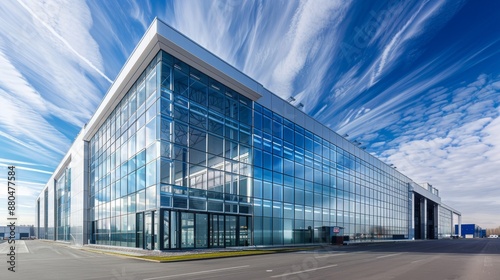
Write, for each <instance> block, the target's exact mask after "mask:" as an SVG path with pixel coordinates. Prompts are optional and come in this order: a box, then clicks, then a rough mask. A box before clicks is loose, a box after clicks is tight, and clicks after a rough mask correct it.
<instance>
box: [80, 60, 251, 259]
mask: <svg viewBox="0 0 500 280" xmlns="http://www.w3.org/2000/svg"><path fill="white" fill-rule="evenodd" d="M252 105H253V104H252V102H251V100H249V99H248V98H245V97H243V96H241V95H240V94H238V93H237V92H235V91H233V90H232V89H230V88H228V87H225V86H224V85H222V84H220V83H218V82H217V81H215V80H213V79H211V78H209V77H208V76H206V75H204V74H203V73H201V72H199V71H198V70H196V69H194V68H193V67H190V66H189V65H187V64H185V63H184V62H182V61H180V60H178V59H176V58H174V57H172V56H170V55H169V54H167V53H165V52H159V53H158V55H157V56H156V58H155V59H153V61H152V62H151V63H150V65H149V66H148V68H147V69H146V70H145V71H144V73H142V75H141V76H140V77H139V79H138V80H137V81H136V82H135V84H134V85H133V86H132V87H131V89H130V90H129V91H128V93H127V94H126V95H125V96H124V97H123V99H122V100H121V101H120V102H119V104H118V106H117V107H116V108H115V109H114V111H113V112H112V113H111V115H110V116H109V117H108V118H107V119H106V121H105V122H104V124H103V125H102V126H101V128H100V129H99V130H98V132H97V133H96V134H95V135H94V136H93V137H92V139H91V141H90V155H91V156H90V187H91V195H92V199H91V204H92V205H91V213H90V214H91V215H90V216H91V217H93V223H92V224H94V225H95V226H94V228H95V229H94V230H93V232H92V233H90V234H91V235H92V236H93V237H94V238H93V239H91V240H95V242H96V243H97V244H106V245H117V246H130V247H136V246H139V247H140V245H138V241H137V240H136V238H138V236H140V238H141V239H144V238H146V239H147V238H148V236H143V235H144V234H146V233H145V231H144V230H141V232H140V234H139V235H138V234H137V232H138V229H143V228H144V225H143V224H142V223H147V224H148V223H151V221H150V220H149V219H153V220H154V222H152V232H151V236H150V237H151V238H152V239H151V240H154V245H153V246H150V247H147V248H148V249H160V248H161V249H168V248H182V247H185V248H190V247H194V248H205V247H208V246H209V244H211V243H210V242H209V241H211V239H210V234H209V232H211V231H210V228H209V222H210V221H211V218H212V216H211V215H212V214H211V215H210V216H209V215H207V214H202V213H208V212H210V213H218V214H217V218H219V217H222V218H224V217H225V215H226V214H230V215H232V216H234V217H239V216H250V215H251V213H252V201H251V196H252V194H251V190H252V187H251V182H252V180H251V175H252V166H251V164H250V159H251V152H252V146H251V145H252V143H251V139H252V137H251V126H252ZM159 208H164V209H172V210H173V211H171V212H170V213H169V214H165V212H162V213H164V214H162V215H161V217H162V218H161V219H160V218H159V217H160V211H156V212H155V213H156V214H155V215H156V218H153V217H155V216H153V215H146V216H144V221H143V219H137V216H136V214H137V213H143V212H147V211H151V210H158V209H159ZM219 214H220V215H219ZM184 216H185V217H191V216H192V218H193V219H178V218H177V217H184ZM140 217H142V215H141V216H140ZM235 219H236V218H235ZM153 220H152V221H153ZM138 221H140V223H141V225H137V224H136V223H138ZM189 221H190V222H189ZM236 221H239V219H236ZM245 222H246V223H248V222H247V220H246V219H245ZM186 223H187V224H186ZM238 226H239V222H236V223H235V225H234V226H232V232H231V234H232V235H234V236H236V233H237V231H238V230H237V227H238ZM243 226H244V227H248V225H246V224H245V225H243ZM91 228H92V227H91ZM219 232H223V231H219ZM246 236H247V235H246ZM158 238H160V240H158ZM245 238H247V239H248V240H251V239H250V238H248V237H245ZM166 239H167V240H166ZM237 240H239V238H234V241H231V243H230V244H236V241H237ZM248 240H246V241H245V244H248V243H249V242H250V241H248ZM224 241H225V239H224V240H220V241H219V242H218V243H217V244H216V246H221V245H222V246H224V243H223V242H224ZM139 243H141V244H143V241H142V240H139Z"/></svg>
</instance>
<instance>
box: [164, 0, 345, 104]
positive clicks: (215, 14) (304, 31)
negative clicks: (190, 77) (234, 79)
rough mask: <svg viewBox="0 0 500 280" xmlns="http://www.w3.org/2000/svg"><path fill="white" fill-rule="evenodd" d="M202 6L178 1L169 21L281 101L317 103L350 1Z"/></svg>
mask: <svg viewBox="0 0 500 280" xmlns="http://www.w3.org/2000/svg"><path fill="white" fill-rule="evenodd" d="M198 4H200V5H195V6H193V5H191V4H190V3H189V2H186V1H174V3H173V4H172V10H171V12H170V13H168V14H167V15H166V16H165V19H166V20H167V22H168V23H170V24H172V25H173V26H174V27H175V28H177V29H178V30H180V31H181V32H183V33H185V34H186V35H187V36H188V37H190V38H192V39H193V40H195V41H196V42H198V43H199V44H201V45H202V46H204V47H205V48H207V49H208V50H210V51H212V52H213V53H215V54H216V55H218V56H220V57H221V58H223V59H224V60H226V61H228V62H229V63H231V64H232V65H234V66H235V67H237V68H239V69H241V70H242V71H243V72H244V73H246V74H247V75H249V76H251V77H253V78H254V79H256V80H257V81H258V82H259V83H261V84H263V85H264V86H265V87H266V88H269V89H270V90H271V91H273V92H274V93H276V94H278V95H279V96H281V97H283V98H285V99H286V98H287V97H288V96H291V95H295V97H296V99H297V101H296V102H297V103H298V102H302V103H304V105H305V106H306V107H312V106H314V105H315V104H316V103H317V100H318V98H319V97H320V95H319V94H317V93H318V92H319V91H320V88H321V86H322V85H323V80H324V79H326V77H327V70H328V66H329V63H330V62H332V61H333V60H334V58H333V57H332V53H334V52H335V50H336V48H337V44H336V40H335V37H336V36H337V32H338V29H339V28H338V27H339V25H340V24H341V23H342V20H343V18H344V17H345V13H346V10H347V9H348V8H349V6H350V1H315V2H295V1H289V2H265V1H263V2H253V1H244V2H240V1H236V2H234V1H228V2H217V1H213V2H198ZM173 11H175V13H174V12H173ZM276 13H279V14H280V16H279V17H277V16H275V15H276ZM193 18H196V19H198V20H192V19H193ZM312 69H314V70H313V71H312Z"/></svg>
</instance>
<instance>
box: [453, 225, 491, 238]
mask: <svg viewBox="0 0 500 280" xmlns="http://www.w3.org/2000/svg"><path fill="white" fill-rule="evenodd" d="M455 234H456V235H459V233H458V225H455ZM460 236H461V237H462V238H483V237H486V230H483V229H482V228H481V227H480V226H478V225H476V224H462V226H461V234H460Z"/></svg>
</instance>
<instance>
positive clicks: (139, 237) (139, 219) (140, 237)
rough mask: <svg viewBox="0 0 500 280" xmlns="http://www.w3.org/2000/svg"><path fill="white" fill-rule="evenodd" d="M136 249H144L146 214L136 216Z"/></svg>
mask: <svg viewBox="0 0 500 280" xmlns="http://www.w3.org/2000/svg"><path fill="white" fill-rule="evenodd" d="M135 240H136V243H135V247H137V248H144V213H137V214H136V216H135Z"/></svg>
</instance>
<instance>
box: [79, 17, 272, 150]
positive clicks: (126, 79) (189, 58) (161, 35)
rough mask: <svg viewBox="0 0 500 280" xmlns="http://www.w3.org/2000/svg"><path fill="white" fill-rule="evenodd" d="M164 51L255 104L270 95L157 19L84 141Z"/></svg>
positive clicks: (86, 130)
mask: <svg viewBox="0 0 500 280" xmlns="http://www.w3.org/2000/svg"><path fill="white" fill-rule="evenodd" d="M160 49H162V50H165V51H166V52H168V53H170V54H172V55H174V56H175V57H177V58H179V59H181V60H183V61H184V62H186V63H187V64H189V65H191V66H193V67H195V68H197V69H198V70H200V71H202V72H204V73H205V74H207V75H208V76H210V77H212V78H214V79H216V80H218V81H220V82H222V83H224V84H225V85H227V86H229V87H231V88H232V89H233V90H236V91H237V92H239V93H240V94H242V95H244V96H246V97H248V98H250V99H251V100H253V101H256V100H257V99H259V98H261V97H262V95H263V94H266V91H265V89H264V87H263V86H262V85H261V84H259V83H258V82H256V81H255V80H253V79H252V78H250V77H249V76H247V75H245V74H243V73H242V72H240V71H239V70H237V69H236V68H234V67H233V66H231V65H230V64H228V63H227V62H225V61H223V60H222V59H220V58H219V57H217V56H216V55H214V54H213V53H211V52H209V51H208V50H206V49H205V48H203V47H202V46H200V45H198V44H197V43H196V42H194V41H192V40H191V39H189V38H187V37H186V36H184V35H183V34H181V33H180V32H179V31H177V30H175V29H174V28H172V27H170V26H169V25H167V24H166V23H164V22H163V21H161V20H159V19H157V18H155V19H154V21H153V23H151V25H150V26H149V28H148V30H147V31H146V34H144V36H143V37H142V39H141V40H140V42H139V44H138V45H137V46H136V47H135V49H134V50H133V51H132V54H131V55H130V56H129V58H128V59H127V61H126V62H125V64H124V66H123V67H122V69H121V70H120V73H118V76H117V77H116V79H115V81H114V82H113V84H112V85H111V87H110V88H109V90H108V92H107V93H106V95H105V97H104V99H103V101H102V102H101V104H100V105H99V106H98V108H97V110H96V112H95V113H94V115H93V116H92V118H91V119H90V121H89V122H88V124H87V126H86V128H85V132H84V140H86V141H89V140H90V139H91V138H92V136H94V134H95V133H96V132H97V130H98V129H99V127H100V126H101V125H102V124H103V123H104V121H105V120H106V118H107V117H108V116H109V115H110V114H111V112H112V111H113V110H114V108H115V107H116V105H117V104H118V103H119V102H120V100H121V99H122V98H123V96H125V94H126V93H127V91H128V90H129V88H130V87H131V86H132V84H133V83H134V82H135V81H136V80H137V78H138V77H139V75H140V74H141V73H142V71H144V69H146V67H147V66H148V64H149V62H150V61H151V60H152V59H153V58H154V56H155V55H156V54H157V53H158V51H159V50H160Z"/></svg>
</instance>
